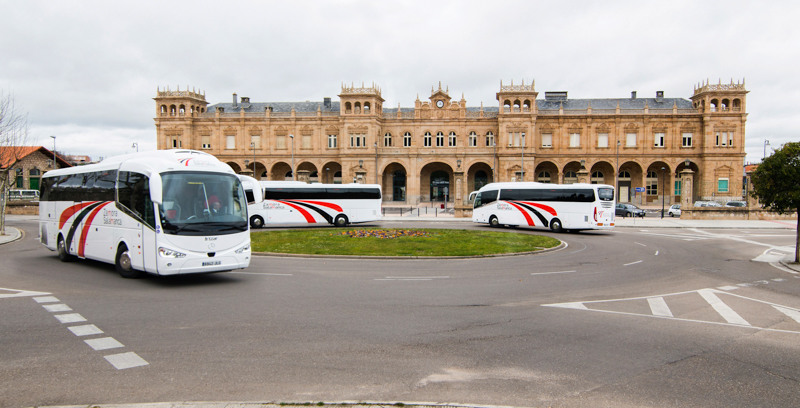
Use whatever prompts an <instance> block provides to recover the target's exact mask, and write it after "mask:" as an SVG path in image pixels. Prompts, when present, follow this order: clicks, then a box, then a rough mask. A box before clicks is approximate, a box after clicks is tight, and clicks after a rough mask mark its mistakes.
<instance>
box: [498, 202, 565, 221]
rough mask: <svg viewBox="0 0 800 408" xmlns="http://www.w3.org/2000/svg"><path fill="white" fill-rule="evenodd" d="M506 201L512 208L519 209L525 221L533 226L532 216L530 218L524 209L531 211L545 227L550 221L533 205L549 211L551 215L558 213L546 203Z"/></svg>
mask: <svg viewBox="0 0 800 408" xmlns="http://www.w3.org/2000/svg"><path fill="white" fill-rule="evenodd" d="M508 203H509V204H511V205H513V206H514V208H516V209H517V210H519V211H520V212H521V213H522V215H524V216H525V221H527V222H528V225H529V226H534V225H535V224H534V222H533V218H531V217H530V215H528V213H527V212H526V211H525V210H528V211H530V212H532V213H533V215H535V216H536V218H538V219H539V221H541V222H542V225H543V226H545V227H547V226H548V225H549V224H550V223H549V222H548V221H547V218H546V217H545V216H544V214H542V213H541V212H539V211H538V210H537V209H536V208H534V207H538V208H539V209H542V210H544V211H547V212H548V213H550V215H552V216H554V217H555V216H556V215H558V213H557V212H556V210H555V209H554V208H553V207H550V206H547V205H544V204H539V203H532V202H525V201H508ZM520 207H521V208H520Z"/></svg>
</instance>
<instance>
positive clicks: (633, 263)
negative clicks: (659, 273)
mask: <svg viewBox="0 0 800 408" xmlns="http://www.w3.org/2000/svg"><path fill="white" fill-rule="evenodd" d="M642 262H644V261H636V262H631V263H626V264H625V265H622V266H630V265H636V264H638V263H642Z"/></svg>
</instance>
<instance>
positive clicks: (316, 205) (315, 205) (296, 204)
mask: <svg viewBox="0 0 800 408" xmlns="http://www.w3.org/2000/svg"><path fill="white" fill-rule="evenodd" d="M278 201H279V202H282V203H284V204H286V205H288V206H290V207H292V208H294V209H295V210H297V211H299V212H300V213H301V214H303V216H304V217H305V219H306V221H308V222H309V223H310V224H314V223H316V222H317V221H316V220H315V219H314V216H312V215H311V214H310V213H309V212H308V211H306V210H304V209H303V208H300V206H303V207H306V208H309V209H311V210H313V211H314V212H316V213H317V214H319V215H321V216H322V217H323V218H325V221H328V223H330V224H333V217H332V216H331V215H330V214H328V213H327V212H326V211H325V210H323V209H322V208H320V206H322V207H328V208H330V209H332V210H336V211H338V212H342V207H340V206H338V205H336V204H331V203H326V202H324V201H306V200H278Z"/></svg>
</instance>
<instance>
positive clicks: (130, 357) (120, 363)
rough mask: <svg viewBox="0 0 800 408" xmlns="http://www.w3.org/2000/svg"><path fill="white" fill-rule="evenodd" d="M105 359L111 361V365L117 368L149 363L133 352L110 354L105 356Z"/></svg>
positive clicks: (121, 368)
mask: <svg viewBox="0 0 800 408" xmlns="http://www.w3.org/2000/svg"><path fill="white" fill-rule="evenodd" d="M105 359H106V360H108V362H109V363H111V365H113V366H114V368H116V369H117V370H124V369H126V368H133V367H141V366H146V365H148V364H150V363H148V362H147V361H145V360H144V359H143V358H141V357H139V355H137V354H136V353H134V352H129V353H121V354H111V355H109V356H105Z"/></svg>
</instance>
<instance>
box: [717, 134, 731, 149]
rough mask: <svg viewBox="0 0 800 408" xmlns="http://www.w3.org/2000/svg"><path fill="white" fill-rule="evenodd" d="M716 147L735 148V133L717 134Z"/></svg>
mask: <svg viewBox="0 0 800 408" xmlns="http://www.w3.org/2000/svg"><path fill="white" fill-rule="evenodd" d="M716 146H723V147H724V146H728V147H730V146H733V132H727V131H726V132H716Z"/></svg>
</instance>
